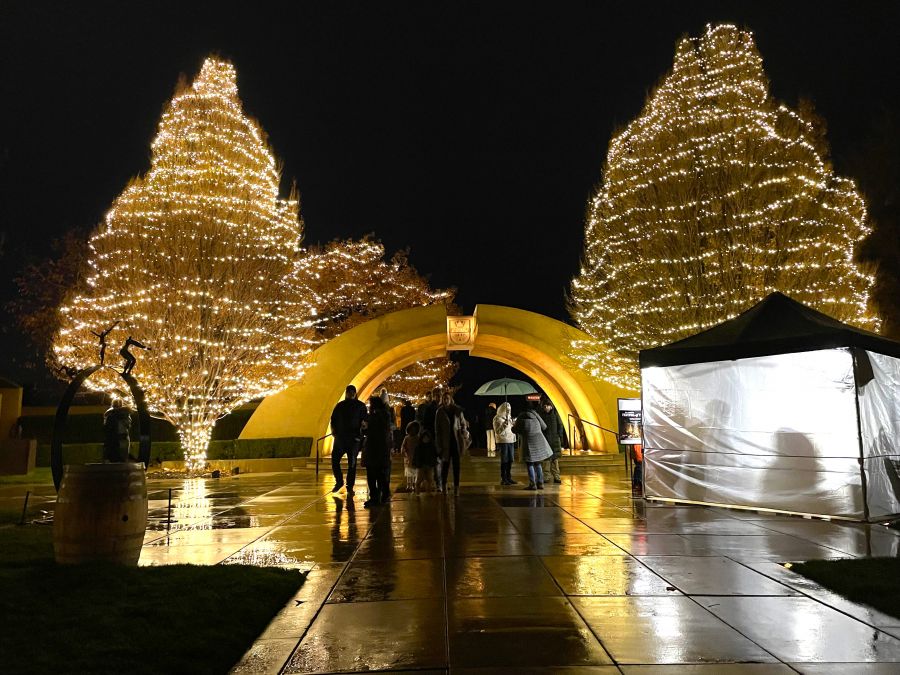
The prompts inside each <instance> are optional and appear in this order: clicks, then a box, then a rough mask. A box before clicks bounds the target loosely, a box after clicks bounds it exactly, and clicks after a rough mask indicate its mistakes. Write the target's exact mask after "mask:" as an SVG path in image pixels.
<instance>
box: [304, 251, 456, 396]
mask: <svg viewBox="0 0 900 675" xmlns="http://www.w3.org/2000/svg"><path fill="white" fill-rule="evenodd" d="M290 283H291V284H292V285H293V286H294V287H295V288H296V289H297V291H298V293H299V294H300V296H301V297H303V298H308V299H309V300H310V301H311V302H312V303H313V304H315V305H316V307H317V308H318V316H317V318H316V322H315V329H316V332H315V340H316V342H317V343H320V344H321V343H324V342H326V341H327V340H330V339H332V338H334V337H337V336H338V335H340V334H341V333H343V332H344V331H346V330H349V329H351V328H353V327H354V326H357V325H359V324H360V323H363V322H365V321H368V320H370V319H374V318H376V317H378V316H382V315H383V314H388V313H389V312H394V311H398V310H401V309H408V308H411V307H420V306H425V305H434V304H442V305H447V306H448V307H449V308H450V309H451V311H453V310H454V305H453V298H454V295H455V290H454V289H438V290H434V289H432V288H431V285H430V284H429V283H428V280H427V279H426V278H425V277H423V276H422V275H421V274H419V273H418V271H416V269H415V268H414V267H413V266H412V265H410V264H409V260H408V258H407V253H406V252H405V251H401V252H398V253H395V254H394V255H393V256H391V258H389V259H386V257H385V250H384V246H383V245H382V244H381V243H380V242H378V241H375V240H372V239H370V238H364V239H361V240H353V239H347V240H337V241H333V242H330V243H328V244H326V245H324V246H316V247H312V248H310V250H309V251H308V254H307V255H306V256H304V258H303V259H302V260H300V261H299V262H298V263H297V265H296V266H295V270H294V274H293V275H292V277H291V279H290ZM458 367H459V364H457V363H456V362H455V361H452V360H450V359H449V358H436V359H429V360H427V361H420V362H418V363H414V364H412V365H410V366H408V367H406V368H403V369H402V370H400V371H398V372H397V373H394V374H393V375H391V376H390V377H389V378H388V379H387V380H386V381H385V382H384V386H385V387H387V389H388V391H389V392H390V394H391V396H392V398H393V399H394V401H396V400H397V399H398V398H408V399H410V400H411V401H420V400H422V398H423V397H424V395H425V392H426V391H430V390H431V389H433V388H434V387H436V386H442V387H443V386H446V385H447V383H448V382H449V380H450V378H451V377H453V375H454V374H455V373H456V370H457V368H458Z"/></svg>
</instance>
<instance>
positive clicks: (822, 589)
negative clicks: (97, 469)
mask: <svg viewBox="0 0 900 675" xmlns="http://www.w3.org/2000/svg"><path fill="white" fill-rule="evenodd" d="M725 557H727V556H725ZM729 559H731V558H729ZM734 562H736V563H738V564H739V565H741V566H742V567H746V568H747V569H748V570H750V571H751V572H756V573H757V574H761V575H763V576H764V577H766V578H767V579H771V580H772V581H774V582H776V583H779V584H781V585H782V586H786V587H787V588H790V589H791V590H792V591H795V592H797V593H798V594H799V595H800V596H802V597H805V598H809V599H810V600H813V601H815V602H817V603H819V604H820V605H823V606H825V607H828V608H829V609H831V610H834V611H835V612H838V613H839V614H843V615H844V616H846V617H847V618H849V619H852V620H853V621H857V622H859V623H861V624H863V625H864V626H868V627H869V628H872V629H874V630H876V631H878V632H879V633H884V634H885V635H890V636H891V637H894V636H893V635H892V634H891V633H888V632H887V631H886V630H883V628H882V627H881V626H877V625H876V624H874V623H870V622H869V621H863V620H862V619H860V618H859V617H858V616H853V615H852V614H850V612H848V611H846V610H843V609H841V608H840V607H835V606H834V605H831V604H829V603H827V602H825V601H824V600H823V599H821V598H817V597H815V596H813V595H810V594H809V593H807V592H806V591H804V589H802V588H798V587H797V586H792V585H790V584H788V583H786V582H784V581H782V580H781V579H776V578H775V577H772V576H769V575H768V574H766V573H765V572H760V571H759V570H755V569H753V568H752V567H750V566H749V565H745V564H744V563H743V562H741V561H740V560H734ZM776 564H780V563H776ZM784 570H785V571H786V572H789V573H790V574H793V575H795V576H796V577H798V579H802V580H803V581H804V583H808V584H812V585H814V586H815V590H817V591H820V592H822V593H834V594H835V595H837V596H838V597H840V598H841V599H842V600H845V601H846V602H849V603H852V604H854V605H856V606H857V607H862V608H865V609H868V605H863V604H861V603H858V602H853V601H852V600H849V599H847V598H844V597H843V596H841V595H839V594H837V593H835V592H834V591H832V590H830V589H827V588H825V587H824V586H822V585H820V584H819V583H818V582H816V581H813V580H812V579H807V578H806V577H804V576H803V575H802V574H798V573H797V572H794V571H793V570H790V569H788V568H786V567H785V568H784ZM769 597H776V596H769ZM785 597H790V596H785ZM794 597H796V596H794ZM872 609H873V610H874V608H872ZM874 611H878V610H874ZM898 639H900V638H898Z"/></svg>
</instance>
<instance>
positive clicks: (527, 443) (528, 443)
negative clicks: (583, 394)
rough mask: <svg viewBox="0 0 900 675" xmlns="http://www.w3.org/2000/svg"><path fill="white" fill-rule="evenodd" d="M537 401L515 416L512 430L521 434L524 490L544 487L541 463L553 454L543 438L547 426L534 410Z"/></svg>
mask: <svg viewBox="0 0 900 675" xmlns="http://www.w3.org/2000/svg"><path fill="white" fill-rule="evenodd" d="M536 406H537V401H532V407H529V408H528V410H526V411H525V412H523V413H522V414H521V415H519V416H518V417H517V418H516V423H515V424H513V431H515V432H516V433H517V434H520V435H521V436H522V461H524V462H525V464H527V465H528V481H529V482H528V487H526V488H525V489H526V490H543V489H544V471H543V469H542V468H541V464H542V463H543V462H544V460H545V459H549V458H550V457H552V456H553V451H552V450H551V449H550V444H549V443H548V442H547V439H546V438H544V429H545V428H546V427H547V425H546V424H544V420H542V419H541V416H540V415H539V414H538V411H537V410H536Z"/></svg>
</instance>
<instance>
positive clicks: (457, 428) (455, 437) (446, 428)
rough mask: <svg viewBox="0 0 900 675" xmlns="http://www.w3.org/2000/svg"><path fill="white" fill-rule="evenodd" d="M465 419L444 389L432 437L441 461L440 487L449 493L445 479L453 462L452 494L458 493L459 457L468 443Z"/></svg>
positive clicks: (451, 396)
mask: <svg viewBox="0 0 900 675" xmlns="http://www.w3.org/2000/svg"><path fill="white" fill-rule="evenodd" d="M466 431H467V429H466V420H465V418H464V417H463V411H462V408H460V407H459V406H458V405H456V404H455V403H454V402H453V394H451V393H450V392H449V391H445V392H444V394H443V396H442V397H441V407H440V408H438V409H437V413H436V414H435V418H434V439H435V442H436V444H437V454H438V459H439V460H440V463H441V482H440V487H441V489H442V490H443V491H445V492H447V493H449V491H450V488H449V486H448V485H447V479H448V478H449V475H450V464H451V463H452V464H453V494H454V495H459V457H460V454H461V453H462V452H464V451H465V450H466V449H467V447H468V445H467V443H466V438H467V433H466Z"/></svg>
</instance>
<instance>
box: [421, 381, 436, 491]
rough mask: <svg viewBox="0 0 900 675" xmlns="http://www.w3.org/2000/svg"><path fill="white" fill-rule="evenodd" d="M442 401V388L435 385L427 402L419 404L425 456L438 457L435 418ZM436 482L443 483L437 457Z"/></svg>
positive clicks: (422, 445)
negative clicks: (435, 439)
mask: <svg viewBox="0 0 900 675" xmlns="http://www.w3.org/2000/svg"><path fill="white" fill-rule="evenodd" d="M440 403H441V390H440V388H439V387H435V388H434V389H433V390H431V392H429V393H428V394H427V395H426V397H425V402H424V403H423V404H422V405H420V406H419V409H418V410H417V411H416V421H417V422H418V423H419V424H421V425H422V430H421V432H420V433H419V442H420V447H422V452H423V453H424V454H425V456H431V455H434V456H435V457H437V446H436V445H435V441H434V419H435V417H436V416H437V409H438V406H439V405H440ZM434 484H435V485H440V484H441V476H440V466H439V462H438V460H437V459H436V460H435V463H434Z"/></svg>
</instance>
